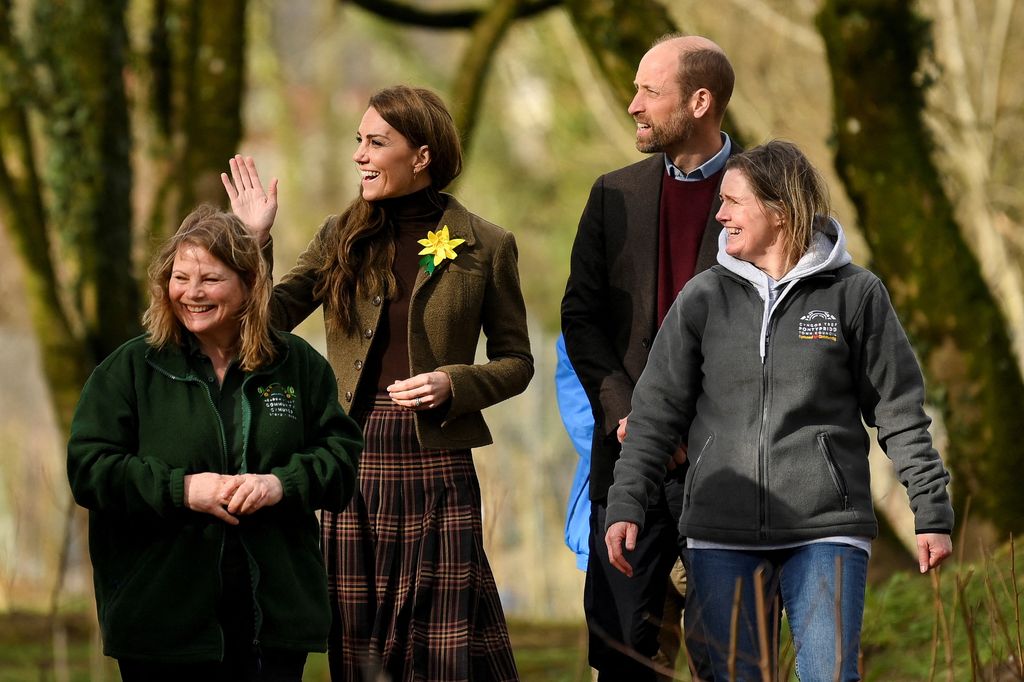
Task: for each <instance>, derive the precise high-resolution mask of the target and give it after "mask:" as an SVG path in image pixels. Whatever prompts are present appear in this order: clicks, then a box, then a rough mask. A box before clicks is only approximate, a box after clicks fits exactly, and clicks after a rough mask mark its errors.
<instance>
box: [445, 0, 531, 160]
mask: <svg viewBox="0 0 1024 682" xmlns="http://www.w3.org/2000/svg"><path fill="white" fill-rule="evenodd" d="M521 4H522V0H495V3H494V5H493V6H492V7H491V10H490V11H489V12H487V13H486V14H482V15H481V16H480V19H479V20H478V21H477V22H476V23H475V24H474V25H473V28H472V30H471V31H470V35H469V43H468V44H467V45H466V50H465V52H464V53H463V55H462V60H461V63H460V64H459V68H458V69H457V70H456V72H455V81H454V83H453V84H452V117H453V118H454V119H455V126H456V127H457V128H458V130H459V133H460V134H461V135H462V143H463V145H464V146H465V148H467V149H468V148H469V146H470V144H471V143H472V139H473V131H474V129H475V128H476V119H477V114H478V113H479V111H480V101H481V99H482V98H483V89H484V85H485V82H486V78H487V72H488V71H489V69H490V66H491V63H492V62H493V61H494V56H495V55H496V54H497V52H498V46H499V45H500V44H501V40H502V39H503V38H504V37H505V34H506V33H508V30H509V29H510V28H511V27H512V23H513V22H514V21H515V18H516V14H517V11H518V9H519V6H520V5H521Z"/></svg>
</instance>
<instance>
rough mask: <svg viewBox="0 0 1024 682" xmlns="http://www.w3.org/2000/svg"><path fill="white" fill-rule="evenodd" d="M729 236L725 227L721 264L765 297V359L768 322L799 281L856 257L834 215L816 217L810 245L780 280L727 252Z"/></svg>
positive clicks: (762, 347)
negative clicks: (851, 251)
mask: <svg viewBox="0 0 1024 682" xmlns="http://www.w3.org/2000/svg"><path fill="white" fill-rule="evenodd" d="M727 240H728V236H727V235H726V232H725V230H722V231H721V232H720V233H719V235H718V263H719V265H721V266H722V267H724V268H725V269H726V270H728V271H729V272H731V273H733V274H734V275H736V276H738V277H741V278H743V279H744V280H746V281H748V282H750V283H751V284H752V285H753V286H754V288H755V289H756V290H757V293H758V294H760V296H761V300H763V301H764V314H763V315H762V318H761V340H760V344H759V345H760V350H761V360H762V361H764V355H765V346H766V345H767V336H768V323H769V322H770V321H771V316H772V312H773V311H774V310H775V308H776V307H777V306H778V304H779V302H780V301H781V300H782V299H783V298H785V296H786V294H787V293H789V291H790V290H791V289H792V288H793V287H794V286H795V285H796V283H797V282H799V281H800V280H801V279H806V278H807V277H811V276H813V275H818V274H821V273H823V272H829V271H832V270H838V269H839V268H841V267H843V266H844V265H848V264H849V263H851V262H852V261H853V258H852V257H851V256H850V252H849V251H847V250H846V234H845V233H844V232H843V227H842V225H840V224H839V221H837V220H836V219H835V218H832V217H829V218H828V219H827V220H822V219H818V220H815V225H814V234H813V235H812V236H811V246H810V248H809V249H807V251H806V252H805V253H804V255H803V256H801V257H800V260H798V261H797V263H796V265H794V266H793V268H792V269H791V270H790V271H789V272H787V273H786V274H785V275H783V276H782V279H780V280H779V281H778V282H776V281H775V280H773V279H772V278H771V277H770V276H769V275H768V273H766V272H764V271H763V270H760V269H758V268H757V267H756V266H755V265H754V264H753V263H750V262H749V261H745V260H740V259H739V258H735V257H733V256H730V255H729V254H728V253H726V252H725V244H726V241H727Z"/></svg>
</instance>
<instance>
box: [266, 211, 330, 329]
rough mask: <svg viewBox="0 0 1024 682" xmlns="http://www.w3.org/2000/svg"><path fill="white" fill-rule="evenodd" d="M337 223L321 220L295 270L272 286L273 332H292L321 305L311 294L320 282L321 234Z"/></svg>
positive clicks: (271, 316)
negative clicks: (276, 330) (275, 330)
mask: <svg viewBox="0 0 1024 682" xmlns="http://www.w3.org/2000/svg"><path fill="white" fill-rule="evenodd" d="M336 222H337V219H336V217H335V216H330V217H329V218H327V220H326V221H324V223H323V225H321V226H320V229H319V230H317V233H316V236H315V237H313V240H312V241H311V242H310V243H309V245H308V246H306V250H305V251H303V252H302V253H301V254H300V255H299V258H298V260H297V261H296V262H295V265H294V267H292V269H291V270H289V271H288V274H286V275H285V276H284V277H283V278H281V282H280V283H279V284H278V285H277V286H275V287H274V297H273V300H272V302H271V307H270V321H271V324H272V325H273V326H274V327H275V328H276V329H283V330H284V331H291V330H292V329H295V327H297V326H298V325H299V323H301V322H302V321H303V320H305V319H306V318H307V317H309V315H310V313H312V312H313V311H314V310H316V309H317V308H318V307H319V306H320V303H321V301H320V299H319V298H317V296H316V295H315V294H314V291H315V289H316V285H317V282H318V281H319V280H318V274H317V273H318V271H319V269H320V263H321V261H322V258H323V248H322V244H323V239H324V235H325V234H326V233H327V231H328V230H330V229H333V226H334V225H335V224H336ZM269 243H270V242H268V244H269ZM268 250H269V249H268V247H264V257H265V258H267V260H268V261H270V262H272V253H271V254H268ZM268 255H269V256H270V257H268Z"/></svg>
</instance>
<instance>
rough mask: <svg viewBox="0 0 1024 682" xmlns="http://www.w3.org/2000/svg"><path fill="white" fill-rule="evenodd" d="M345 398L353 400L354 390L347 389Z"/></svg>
mask: <svg viewBox="0 0 1024 682" xmlns="http://www.w3.org/2000/svg"><path fill="white" fill-rule="evenodd" d="M345 400H347V401H348V402H352V391H345Z"/></svg>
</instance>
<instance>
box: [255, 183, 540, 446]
mask: <svg viewBox="0 0 1024 682" xmlns="http://www.w3.org/2000/svg"><path fill="white" fill-rule="evenodd" d="M442 196H444V197H445V198H446V199H447V208H446V209H445V211H444V214H443V215H442V216H441V220H440V222H439V224H438V226H437V229H440V227H441V226H443V225H447V226H448V232H449V237H450V238H451V239H465V240H466V241H465V243H463V244H461V245H460V246H458V247H456V254H457V255H456V258H455V260H444V261H442V262H441V264H440V265H438V266H437V268H436V269H435V270H434V273H433V274H432V275H430V276H428V275H427V273H426V272H425V271H424V270H420V272H419V274H418V275H417V277H416V283H415V284H414V285H413V291H412V297H411V300H410V302H409V364H410V369H411V373H410V376H414V375H416V374H421V373H423V372H433V371H442V372H445V373H446V374H448V376H449V377H450V378H451V382H452V397H451V401H450V404H449V405H448V408H447V410H443V409H440V410H439V409H435V410H419V411H417V412H416V434H417V435H418V436H419V440H420V444H421V445H422V446H423V447H426V448H471V447H479V446H481V445H487V444H488V443H491V442H492V440H493V439H492V438H491V433H490V431H489V430H488V428H487V425H486V424H485V423H484V418H483V415H481V414H480V411H481V410H482V409H484V408H485V407H489V406H490V405H494V404H495V403H498V402H501V401H502V400H505V399H507V398H510V397H512V396H514V395H516V394H517V393H522V392H523V390H524V389H525V388H526V385H527V384H528V383H530V378H531V377H532V376H533V356H532V355H531V353H530V339H529V336H528V334H527V329H526V305H525V303H524V302H523V294H522V290H521V288H520V284H519V266H518V250H517V248H516V242H515V238H514V237H513V236H512V233H511V232H507V231H505V230H503V229H502V228H500V227H498V226H497V225H494V224H492V223H489V222H487V221H486V220H484V219H483V218H480V217H479V216H476V215H474V214H472V213H470V212H469V211H467V210H466V209H465V208H464V207H463V206H462V204H460V203H459V202H458V201H456V200H455V198H454V197H451V196H449V195H442ZM338 223H339V219H338V216H330V217H329V218H327V220H326V221H325V222H324V224H323V225H322V226H321V228H320V230H319V231H318V232H317V235H316V236H315V237H314V238H313V241H312V243H310V245H309V247H307V248H306V250H305V252H304V253H303V254H302V255H300V256H299V259H298V262H297V263H296V265H295V267H294V268H292V270H291V271H290V272H289V273H288V274H287V275H285V276H284V278H283V279H282V280H281V283H280V284H278V285H277V286H275V287H274V300H273V314H272V320H273V323H274V326H276V327H279V328H283V329H286V330H291V329H293V328H294V327H295V326H296V325H297V324H299V323H300V322H302V320H304V319H306V317H308V316H309V314H310V313H312V312H313V311H314V310H316V308H318V307H319V306H320V305H321V303H322V301H321V300H319V299H318V298H317V297H316V296H314V294H313V292H314V290H315V288H316V284H317V279H316V272H317V270H318V265H319V259H320V257H321V256H320V253H321V249H320V247H319V243H320V242H321V241H322V240H323V238H324V235H325V234H327V233H328V232H329V231H330V230H336V229H338ZM423 236H424V237H425V236H426V234H424V235H423ZM382 303H383V301H382V300H381V299H380V297H379V296H378V297H375V298H373V299H360V300H358V301H357V304H356V305H357V314H358V319H359V330H358V331H357V332H355V333H347V332H344V331H343V330H336V329H335V330H332V328H331V325H328V331H327V359H328V360H329V361H330V363H331V367H332V368H333V369H334V373H335V375H337V377H338V398H339V400H340V401H341V404H342V406H343V407H345V408H346V409H347V408H350V407H351V405H352V400H353V398H354V397H355V392H356V387H357V386H358V385H359V378H360V376H361V375H362V371H363V366H364V361H365V360H366V355H367V352H368V351H369V349H370V344H371V343H372V342H373V337H374V335H375V334H376V333H377V328H378V325H380V323H381V319H382V315H381V311H382V310H383V308H384V306H383V305H382ZM334 314H335V311H333V310H331V309H329V307H328V306H326V305H325V306H324V317H325V319H328V318H330V316H332V315H334ZM481 331H483V333H484V335H485V337H486V339H487V343H486V353H487V359H488V362H487V363H485V364H482V365H481V364H475V362H474V360H475V356H476V349H477V342H478V341H479V339H480V332H481Z"/></svg>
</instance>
